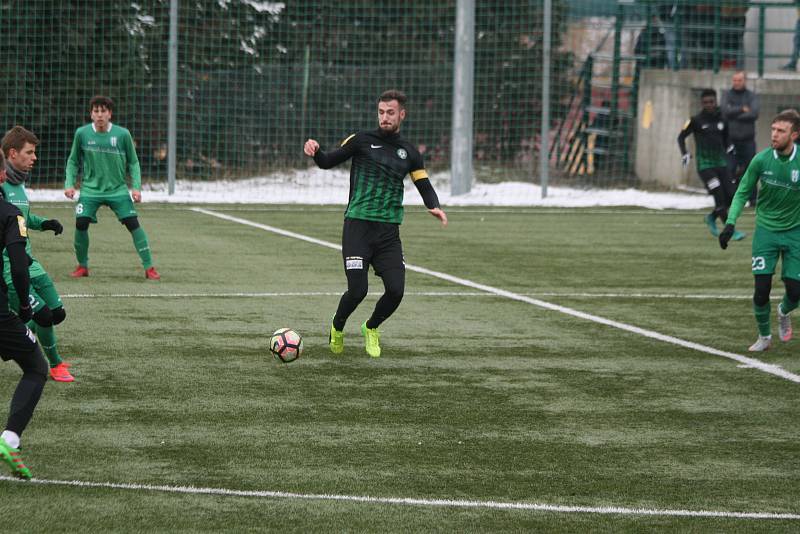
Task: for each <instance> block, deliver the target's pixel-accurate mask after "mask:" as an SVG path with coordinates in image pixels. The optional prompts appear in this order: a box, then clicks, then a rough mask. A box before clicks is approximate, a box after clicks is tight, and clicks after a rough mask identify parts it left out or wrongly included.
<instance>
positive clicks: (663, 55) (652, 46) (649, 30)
mask: <svg viewBox="0 0 800 534" xmlns="http://www.w3.org/2000/svg"><path fill="white" fill-rule="evenodd" d="M633 53H634V54H636V55H637V56H641V57H642V59H638V58H637V60H636V68H637V69H638V68H639V67H640V66H641V67H646V68H651V69H663V68H664V67H665V66H666V65H667V42H666V40H665V37H664V30H663V28H662V27H661V25H660V24H659V22H658V17H655V16H654V17H653V19H652V20H651V21H650V23H649V24H647V25H646V26H645V27H644V29H643V30H642V31H641V33H640V34H639V37H638V38H637V39H636V45H635V46H634V48H633Z"/></svg>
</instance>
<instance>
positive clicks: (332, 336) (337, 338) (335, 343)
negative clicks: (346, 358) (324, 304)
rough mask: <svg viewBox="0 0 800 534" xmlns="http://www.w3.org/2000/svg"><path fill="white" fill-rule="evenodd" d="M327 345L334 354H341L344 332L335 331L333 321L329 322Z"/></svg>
mask: <svg viewBox="0 0 800 534" xmlns="http://www.w3.org/2000/svg"><path fill="white" fill-rule="evenodd" d="M328 345H329V346H330V348H331V352H332V353H334V354H341V353H342V352H343V351H344V332H342V331H341V330H336V327H335V326H333V321H331V329H330V331H329V332H328Z"/></svg>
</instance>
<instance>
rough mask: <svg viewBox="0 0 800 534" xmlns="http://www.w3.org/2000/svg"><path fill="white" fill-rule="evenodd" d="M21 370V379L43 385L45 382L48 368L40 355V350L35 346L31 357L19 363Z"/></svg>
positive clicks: (48, 372) (42, 355) (48, 371)
mask: <svg viewBox="0 0 800 534" xmlns="http://www.w3.org/2000/svg"><path fill="white" fill-rule="evenodd" d="M19 365H20V367H21V368H22V378H23V379H26V380H31V381H33V382H36V383H38V384H42V385H44V383H45V382H46V381H47V375H48V374H50V368H49V366H48V365H47V360H46V359H45V357H44V354H42V349H40V348H39V346H38V345H37V346H36V349H35V351H34V353H33V357H32V358H30V357H28V358H25V361H24V362H20V364H19Z"/></svg>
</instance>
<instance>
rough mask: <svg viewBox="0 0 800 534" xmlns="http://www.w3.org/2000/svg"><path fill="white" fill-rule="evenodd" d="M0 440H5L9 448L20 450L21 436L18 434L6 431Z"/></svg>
mask: <svg viewBox="0 0 800 534" xmlns="http://www.w3.org/2000/svg"><path fill="white" fill-rule="evenodd" d="M0 438H3V439H4V440H5V442H6V443H8V446H9V447H12V448H14V449H19V436H18V435H17V433H16V432H12V431H10V430H4V431H3V433H2V434H0Z"/></svg>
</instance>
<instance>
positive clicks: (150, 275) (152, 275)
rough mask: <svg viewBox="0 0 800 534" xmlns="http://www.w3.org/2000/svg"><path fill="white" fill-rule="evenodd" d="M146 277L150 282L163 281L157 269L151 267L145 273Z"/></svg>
mask: <svg viewBox="0 0 800 534" xmlns="http://www.w3.org/2000/svg"><path fill="white" fill-rule="evenodd" d="M144 277H145V278H147V279H148V280H161V275H160V274H158V271H156V268H155V267H150V268H149V269H146V270H145V271H144Z"/></svg>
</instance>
